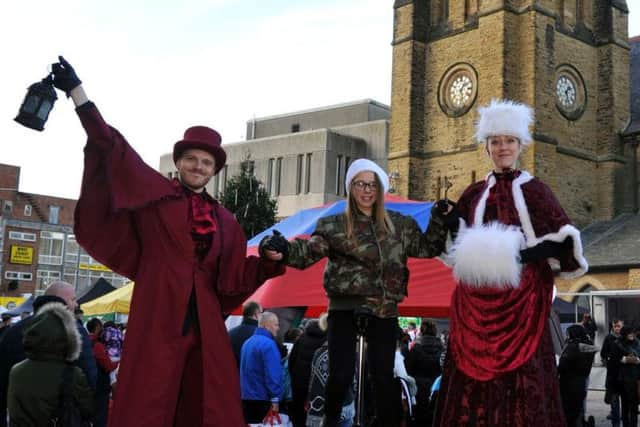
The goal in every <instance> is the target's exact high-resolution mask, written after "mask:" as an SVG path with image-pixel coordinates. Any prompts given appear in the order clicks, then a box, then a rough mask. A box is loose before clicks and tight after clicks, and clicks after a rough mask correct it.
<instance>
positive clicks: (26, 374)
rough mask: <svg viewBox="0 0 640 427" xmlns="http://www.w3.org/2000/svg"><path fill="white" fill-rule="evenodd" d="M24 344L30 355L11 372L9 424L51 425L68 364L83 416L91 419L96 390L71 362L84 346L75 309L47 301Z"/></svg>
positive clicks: (26, 330) (35, 319)
mask: <svg viewBox="0 0 640 427" xmlns="http://www.w3.org/2000/svg"><path fill="white" fill-rule="evenodd" d="M23 344H24V350H25V353H26V356H27V358H26V359H25V360H23V361H22V362H20V363H18V364H16V365H15V366H14V367H13V368H12V369H11V372H10V373H9V392H8V399H7V408H8V412H9V425H10V426H11V427H14V426H15V427H17V426H33V427H39V426H50V425H51V420H52V419H53V418H55V417H56V415H57V412H58V405H59V402H60V396H61V390H62V388H61V387H62V377H63V371H64V370H65V367H67V366H71V369H72V395H73V397H74V399H75V401H76V402H77V405H78V408H79V409H80V413H81V414H82V417H83V419H90V418H91V416H92V413H93V391H91V388H90V387H89V383H88V382H87V378H86V377H85V375H84V373H83V372H82V370H80V368H78V367H77V366H73V365H70V363H71V362H73V361H75V360H76V359H77V358H78V356H79V355H80V350H81V346H82V341H81V338H80V333H79V332H78V329H77V328H76V322H75V319H74V317H73V313H71V312H70V311H69V310H68V309H67V308H66V307H65V305H64V304H61V303H57V302H54V303H48V304H45V305H44V306H43V307H42V308H41V309H40V311H39V312H38V315H37V316H36V317H35V318H34V319H33V321H32V322H31V323H30V325H29V326H28V327H27V328H26V329H25V333H24V338H23Z"/></svg>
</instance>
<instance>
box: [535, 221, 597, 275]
mask: <svg viewBox="0 0 640 427" xmlns="http://www.w3.org/2000/svg"><path fill="white" fill-rule="evenodd" d="M568 237H571V240H572V242H573V258H574V259H575V260H576V261H577V262H578V265H579V267H578V268H577V269H575V270H573V271H561V272H560V273H559V276H560V277H562V278H563V279H575V278H576V277H580V276H583V275H584V274H586V273H587V271H588V270H589V263H588V262H587V260H586V259H585V257H584V255H583V253H582V239H581V237H580V231H579V230H578V229H577V228H576V227H574V226H573V225H571V224H565V225H563V226H562V227H560V230H558V232H557V233H549V234H545V235H544V236H542V237H539V238H538V239H537V241H538V243H540V242H542V241H545V240H551V241H552V242H564V241H565V240H566V239H567V238H568ZM549 265H551V267H552V268H553V267H554V265H557V266H558V269H559V267H560V263H559V262H558V260H556V259H553V258H549Z"/></svg>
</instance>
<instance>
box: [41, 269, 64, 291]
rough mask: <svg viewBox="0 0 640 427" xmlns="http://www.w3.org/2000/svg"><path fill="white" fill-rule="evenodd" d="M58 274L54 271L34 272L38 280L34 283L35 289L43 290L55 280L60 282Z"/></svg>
mask: <svg viewBox="0 0 640 427" xmlns="http://www.w3.org/2000/svg"><path fill="white" fill-rule="evenodd" d="M60 277H61V275H60V272H59V271H55V270H38V271H37V272H36V278H37V279H38V280H37V282H36V289H37V290H38V289H39V290H43V291H44V290H45V289H47V287H48V286H49V285H50V284H51V282H54V281H56V280H60Z"/></svg>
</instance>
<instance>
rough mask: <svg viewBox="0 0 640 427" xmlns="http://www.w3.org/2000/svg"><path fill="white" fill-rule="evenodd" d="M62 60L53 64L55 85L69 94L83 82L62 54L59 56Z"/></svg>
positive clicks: (52, 70)
mask: <svg viewBox="0 0 640 427" xmlns="http://www.w3.org/2000/svg"><path fill="white" fill-rule="evenodd" d="M58 60H59V61H60V62H56V63H55V64H52V65H51V72H52V74H53V85H54V86H55V87H56V88H58V89H60V90H61V91H63V92H64V93H66V94H67V96H69V92H71V91H72V90H73V89H75V88H77V87H78V86H80V85H81V84H82V81H80V79H79V78H78V75H77V74H76V72H75V70H74V69H73V67H72V66H71V64H69V63H68V62H67V60H66V59H64V58H63V57H62V56H58Z"/></svg>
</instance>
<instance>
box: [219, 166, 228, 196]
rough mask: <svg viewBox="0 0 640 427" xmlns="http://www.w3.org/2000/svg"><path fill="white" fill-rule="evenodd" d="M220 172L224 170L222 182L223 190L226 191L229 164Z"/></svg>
mask: <svg viewBox="0 0 640 427" xmlns="http://www.w3.org/2000/svg"><path fill="white" fill-rule="evenodd" d="M220 172H222V178H221V179H220V181H221V182H222V191H224V190H225V188H227V173H228V172H229V165H224V167H223V168H222V170H221V171H220Z"/></svg>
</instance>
